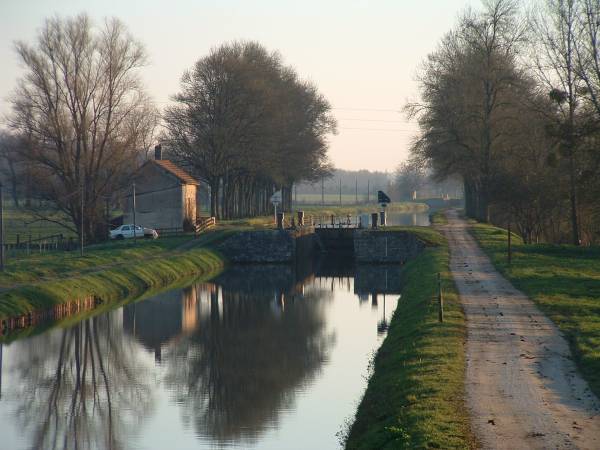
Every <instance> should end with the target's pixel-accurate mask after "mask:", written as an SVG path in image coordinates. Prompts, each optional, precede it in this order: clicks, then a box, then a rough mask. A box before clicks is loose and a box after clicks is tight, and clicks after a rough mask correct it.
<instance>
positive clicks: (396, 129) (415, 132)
mask: <svg viewBox="0 0 600 450" xmlns="http://www.w3.org/2000/svg"><path fill="white" fill-rule="evenodd" d="M339 129H340V130H363V131H393V132H397V133H407V134H417V133H418V130H401V129H399V128H362V127H339Z"/></svg>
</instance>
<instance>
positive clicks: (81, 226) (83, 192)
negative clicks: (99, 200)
mask: <svg viewBox="0 0 600 450" xmlns="http://www.w3.org/2000/svg"><path fill="white" fill-rule="evenodd" d="M84 195H85V191H84V186H83V176H82V179H81V211H80V215H81V221H80V224H79V256H83V202H84V199H83V196H84Z"/></svg>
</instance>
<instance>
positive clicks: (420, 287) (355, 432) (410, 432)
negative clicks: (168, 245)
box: [346, 230, 475, 450]
mask: <svg viewBox="0 0 600 450" xmlns="http://www.w3.org/2000/svg"><path fill="white" fill-rule="evenodd" d="M431 232H433V233H436V234H438V235H439V233H437V232H434V231H433V230H431ZM435 240H436V242H437V243H439V245H438V246H437V247H428V248H426V249H425V250H424V251H423V253H421V255H420V256H418V257H417V258H416V259H414V260H412V261H410V262H408V263H407V264H406V267H405V268H404V269H403V271H402V281H403V286H404V287H403V291H402V297H401V299H400V300H399V302H398V306H397V308H396V311H395V312H394V316H393V318H392V321H391V324H390V329H389V331H388V335H387V337H386V339H385V340H384V342H383V344H382V345H381V347H380V349H379V351H378V352H377V354H376V356H375V358H374V361H373V367H372V374H371V376H370V378H369V382H368V386H367V390H366V392H365V395H364V397H363V399H362V401H361V402H360V405H359V407H358V410H357V413H356V417H355V421H354V423H353V424H352V426H351V427H350V429H349V430H348V435H347V437H346V449H348V450H359V449H360V450H362V449H364V450H367V449H374V448H377V449H386V448H387V449H397V448H444V449H451V448H456V449H458V448H461V449H464V448H474V447H475V440H474V438H473V435H472V434H471V430H470V422H469V416H468V411H467V409H466V406H465V402H464V394H465V386H464V375H465V364H466V362H465V350H464V339H465V333H466V326H465V317H464V314H463V311H462V308H461V305H460V301H459V298H458V295H457V292H456V289H455V287H454V283H453V281H452V278H451V276H450V273H449V251H448V246H447V243H446V241H445V239H444V238H443V237H442V236H441V235H439V236H436V237H435ZM437 273H441V276H442V285H443V292H444V323H439V322H438V306H437V292H438V290H437Z"/></svg>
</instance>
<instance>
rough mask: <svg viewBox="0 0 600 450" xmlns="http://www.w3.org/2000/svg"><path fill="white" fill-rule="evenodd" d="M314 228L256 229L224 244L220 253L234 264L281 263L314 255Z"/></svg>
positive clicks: (234, 237)
mask: <svg viewBox="0 0 600 450" xmlns="http://www.w3.org/2000/svg"><path fill="white" fill-rule="evenodd" d="M314 235H315V234H314V228H313V227H302V228H300V229H298V230H256V231H245V232H242V233H237V234H235V235H233V236H232V237H230V238H229V239H227V240H226V241H225V242H223V243H221V244H220V245H219V247H218V250H219V251H220V252H221V253H222V254H223V255H224V256H225V257H226V258H227V259H228V260H229V261H231V262H234V263H282V262H291V261H294V260H295V258H296V254H298V256H301V257H304V256H305V255H307V254H310V252H312V250H313V247H314V245H315V241H314Z"/></svg>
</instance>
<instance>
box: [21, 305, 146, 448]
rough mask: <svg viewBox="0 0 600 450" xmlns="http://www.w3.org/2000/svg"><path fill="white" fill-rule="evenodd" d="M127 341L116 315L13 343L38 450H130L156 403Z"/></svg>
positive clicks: (28, 426) (26, 419)
mask: <svg viewBox="0 0 600 450" xmlns="http://www.w3.org/2000/svg"><path fill="white" fill-rule="evenodd" d="M123 337H124V336H123V332H122V326H121V324H120V323H119V319H118V312H113V313H109V314H104V315H102V316H99V317H95V318H92V319H89V320H85V321H83V322H80V323H78V324H77V325H75V326H74V327H72V328H69V329H64V330H54V331H50V332H48V333H45V334H43V335H41V336H38V337H35V338H31V339H26V340H23V341H18V342H16V343H14V344H13V345H14V346H16V348H15V351H14V353H13V354H15V355H18V356H16V360H15V361H14V363H13V370H12V371H11V372H14V373H13V375H14V376H15V378H16V377H19V378H20V379H21V383H20V384H19V385H18V386H16V387H15V391H14V392H13V393H11V396H14V397H15V400H16V401H17V402H18V404H19V408H18V410H17V412H16V417H17V420H18V421H19V422H20V428H21V429H23V430H27V434H30V435H31V448H32V449H58V448H61V449H88V448H100V449H120V448H124V447H125V445H124V443H125V442H126V440H127V438H128V436H127V431H128V429H129V428H131V427H130V425H132V426H133V425H135V424H136V423H137V422H138V421H139V419H140V418H142V417H143V416H144V415H145V414H146V413H147V410H148V409H149V407H150V406H151V405H150V386H149V385H148V384H147V383H145V384H144V382H143V378H141V377H140V373H141V371H139V370H136V367H135V355H136V349H135V347H134V346H133V344H134V343H133V342H132V341H130V340H127V339H123ZM129 437H130V436H129Z"/></svg>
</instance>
